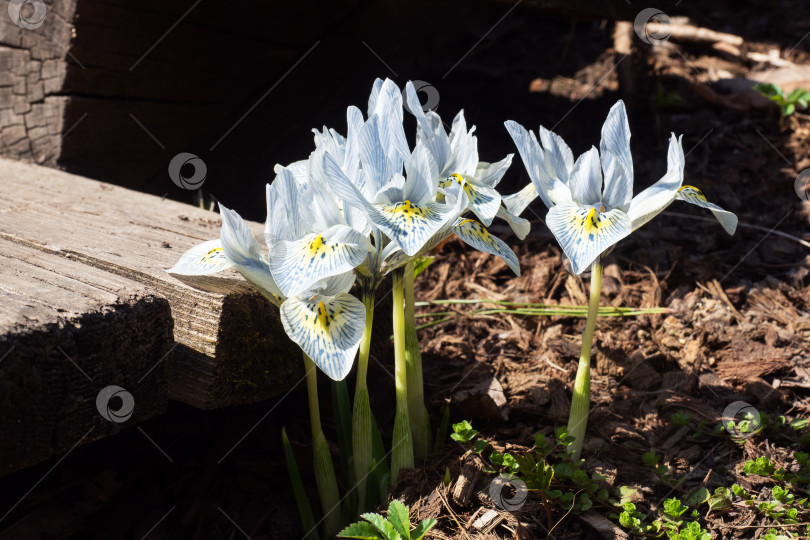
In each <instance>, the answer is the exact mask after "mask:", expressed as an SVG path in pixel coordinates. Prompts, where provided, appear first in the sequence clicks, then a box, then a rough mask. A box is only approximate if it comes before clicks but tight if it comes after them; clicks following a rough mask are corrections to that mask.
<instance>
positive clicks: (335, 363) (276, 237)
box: [169, 169, 367, 380]
mask: <svg viewBox="0 0 810 540" xmlns="http://www.w3.org/2000/svg"><path fill="white" fill-rule="evenodd" d="M306 194H307V192H306V191H305V190H300V188H299V186H297V184H296V182H295V180H294V178H293V175H292V173H291V172H290V171H289V170H287V169H282V170H281V172H280V174H279V176H278V177H277V178H276V180H275V181H274V182H273V184H271V185H268V187H267V207H268V218H267V224H266V227H265V235H266V237H267V238H268V246H269V247H270V249H271V253H270V256H269V257H265V256H264V254H263V253H262V252H261V249H260V247H259V243H258V241H257V240H256V238H255V237H254V236H253V233H252V232H251V231H250V229H249V228H248V226H247V224H246V223H245V221H244V220H243V219H242V218H241V217H240V216H239V214H238V213H236V212H235V211H233V210H230V209H228V208H225V207H224V206H222V205H220V213H221V215H222V230H221V234H220V239H219V240H210V241H208V242H204V243H203V244H200V245H198V246H195V247H193V248H191V249H190V250H189V251H187V252H186V253H185V254H183V256H182V257H181V258H180V260H179V261H178V263H177V264H176V265H175V266H174V267H173V268H171V269H170V270H169V272H170V273H173V274H179V275H209V274H214V273H217V272H220V271H222V270H225V269H226V268H231V267H232V268H234V269H236V270H237V271H238V272H239V273H240V274H242V276H243V277H244V278H245V279H246V280H247V281H249V282H250V283H251V284H252V285H253V286H254V287H256V289H257V290H259V292H261V293H262V294H263V295H264V296H265V297H266V298H267V299H268V300H270V301H271V302H273V303H274V304H276V305H277V306H279V307H280V313H281V321H282V324H283V326H284V330H285V331H286V333H287V335H288V336H289V337H290V339H292V340H293V341H294V342H295V343H296V344H297V345H298V346H299V347H301V350H302V351H303V352H304V353H306V355H307V356H309V357H310V358H311V359H312V361H313V362H314V363H315V365H316V366H318V368H319V369H320V370H321V371H323V372H324V373H326V375H327V376H329V377H330V378H331V379H333V380H342V379H344V378H345V377H346V375H348V373H349V371H350V370H351V367H352V365H353V363H354V357H355V356H356V354H357V349H358V347H359V346H360V337H361V335H362V333H363V328H364V326H365V318H366V310H365V307H364V306H363V304H362V303H361V302H360V301H359V300H357V299H356V298H355V297H353V296H352V295H350V294H348V291H349V289H350V288H351V286H352V284H353V283H354V273H353V271H352V270H353V266H350V267H349V268H348V270H343V271H342V272H338V271H335V270H334V268H338V269H339V268H341V265H344V264H345V262H343V261H342V259H341V258H342V257H344V256H345V251H347V250H349V248H348V247H346V245H347V243H346V242H341V241H339V240H341V239H345V237H346V236H347V235H348V236H351V240H352V241H353V242H354V243H353V244H351V249H354V250H361V255H362V256H361V257H360V260H361V261H362V258H363V257H365V251H366V249H367V248H366V246H365V238H364V237H362V235H360V236H359V238H357V236H358V235H359V233H357V232H356V231H354V230H353V229H350V228H348V227H346V226H345V225H340V224H337V225H334V226H332V227H329V228H327V229H325V232H324V233H323V234H315V233H307V232H306V230H307V229H306V225H305V220H304V216H303V214H302V209H303V208H304V207H303V206H302V205H301V202H302V201H301V200H299V199H297V198H296V197H299V196H300V197H304V200H305V201H306V202H307V203H309V204H310V206H307V207H306V208H307V209H309V210H310V211H312V209H313V208H318V206H317V204H313V203H312V199H311V198H307V197H306ZM319 219H320V218H319ZM316 221H318V220H316ZM320 224H321V225H323V223H320ZM347 229H348V231H347ZM341 235H343V236H341ZM296 237H299V240H297V241H295V240H291V239H292V238H296ZM302 252H303V253H304V255H305V257H304V258H303V259H302V258H301V253H302ZM280 253H283V254H287V257H282V256H281V255H280ZM329 259H332V262H331V263H330V264H331V266H328V265H327V263H326V262H324V261H325V260H326V261H328V260H329ZM289 260H293V261H298V266H293V265H289V264H286V265H285V264H283V263H285V262H287V261H289ZM274 261H275V262H276V263H277V264H275V270H273V267H274ZM278 263H281V264H278ZM323 267H328V268H330V270H329V271H324V270H322V268H323ZM313 276H319V277H316V278H315V279H314V281H313ZM282 283H283V284H284V285H285V286H284V287H282V286H281V284H282ZM302 284H304V285H302ZM285 288H286V289H287V292H286V293H285V291H284V289H285Z"/></svg>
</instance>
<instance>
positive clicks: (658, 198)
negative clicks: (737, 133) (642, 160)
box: [505, 101, 737, 459]
mask: <svg viewBox="0 0 810 540" xmlns="http://www.w3.org/2000/svg"><path fill="white" fill-rule="evenodd" d="M505 125H506V129H507V130H508V131H509V134H510V135H511V136H512V139H513V140H514V142H515V144H516V145H517V148H518V152H519V153H520V156H521V158H522V159H523V163H524V165H525V166H526V170H527V171H528V173H529V178H530V179H531V181H532V186H533V189H530V188H528V187H527V188H524V189H523V190H521V191H520V192H519V193H517V194H516V195H515V196H512V197H510V198H508V200H507V202H506V204H507V207H510V209H511V210H512V211H513V212H515V211H518V210H522V209H523V208H525V207H526V205H528V203H529V202H531V200H533V199H534V198H536V197H537V196H539V197H540V198H541V199H542V201H543V202H544V203H545V205H546V206H547V207H548V208H549V211H548V214H547V216H546V224H547V225H548V227H549V229H551V232H552V233H553V234H554V237H555V238H556V239H557V241H558V242H559V243H560V246H561V247H562V250H563V252H564V253H565V256H566V257H567V258H568V260H569V261H570V264H571V269H572V271H573V273H574V274H577V275H579V274H581V273H582V272H583V271H584V270H586V269H587V268H590V269H591V291H590V301H589V304H588V318H587V322H586V325H585V331H584V333H583V336H582V349H581V351H580V357H579V367H578V369H577V376H576V380H575V382H574V391H573V398H572V401H571V412H570V416H569V420H568V433H569V434H570V435H571V436H573V437H574V443H573V444H572V445H571V446H570V447H569V448H570V452H571V453H572V456H573V458H574V459H579V456H580V453H581V451H582V443H583V441H584V437H585V428H586V425H587V419H588V409H589V407H590V353H591V344H592V341H593V333H594V328H595V326H596V317H597V310H598V308H599V299H600V291H601V284H602V258H603V257H604V256H605V255H606V254H607V253H608V252H609V251H610V249H611V248H612V247H613V246H614V245H615V244H616V243H617V242H619V241H620V240H622V239H623V238H625V237H626V236H628V235H629V234H630V233H632V232H633V231H634V230H636V229H638V228H639V227H641V226H642V225H644V224H645V223H647V222H648V221H650V220H651V219H652V218H653V217H655V216H656V215H658V214H659V213H661V212H662V211H663V210H664V209H665V208H666V207H667V206H669V205H670V204H671V203H672V202H673V201H675V200H682V201H686V202H688V203H691V204H695V205H697V206H700V207H702V208H706V209H708V210H710V211H711V212H712V214H714V216H715V217H716V218H717V220H718V221H719V222H720V224H721V225H722V226H723V228H724V229H725V230H726V232H728V233H729V234H734V231H735V229H736V227H737V216H735V215H734V214H732V213H731V212H727V211H726V210H723V209H722V208H720V207H719V206H717V205H715V204H712V203H710V202H708V201H707V200H706V197H705V196H704V195H703V194H702V193H701V192H700V190H698V189H697V188H695V187H692V186H684V185H683V169H684V155H683V147H682V146H681V139H680V138H676V137H675V135H674V134H672V136H671V138H670V141H669V151H668V155H667V173H666V174H665V175H664V176H663V177H662V178H661V179H660V180H659V181H658V182H656V183H655V184H653V185H652V186H650V187H649V188H647V189H645V190H644V191H642V192H641V193H639V194H638V195H636V196H635V197H633V160H632V157H631V154H630V126H629V124H628V122H627V115H626V113H625V109H624V103H623V102H622V101H619V102H618V103H616V104H615V105H614V106H613V108H611V110H610V113H609V114H608V117H607V120H605V123H604V125H603V126H602V140H601V143H600V145H599V148H600V150H596V148H593V147H592V148H591V149H590V150H588V151H587V152H585V153H584V154H582V155H581V156H580V157H579V158H578V159H577V160H576V162H575V161H574V158H573V154H572V152H571V150H570V149H569V148H568V145H566V144H565V141H563V140H562V138H561V137H559V136H558V135H556V134H555V133H552V132H551V131H549V130H547V129H545V128H543V127H540V130H539V133H540V141H541V142H542V146H541V145H540V143H538V141H537V138H536V137H535V135H534V133H530V132H528V131H526V129H524V128H523V127H522V126H521V125H519V124H517V123H516V122H513V121H511V120H510V121H507V122H506V123H505ZM518 213H519V212H518Z"/></svg>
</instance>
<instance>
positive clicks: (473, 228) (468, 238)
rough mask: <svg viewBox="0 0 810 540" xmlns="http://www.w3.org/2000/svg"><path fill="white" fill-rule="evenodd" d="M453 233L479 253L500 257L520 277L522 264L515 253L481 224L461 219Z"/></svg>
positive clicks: (472, 220)
mask: <svg viewBox="0 0 810 540" xmlns="http://www.w3.org/2000/svg"><path fill="white" fill-rule="evenodd" d="M453 232H454V233H455V234H456V236H458V237H459V238H461V239H462V240H463V241H464V242H465V243H466V244H469V245H470V246H472V247H473V248H475V249H477V250H478V251H483V252H484V253H489V254H491V255H495V256H497V257H500V258H501V259H503V262H505V263H506V265H507V266H508V267H509V268H511V269H512V271H513V272H514V273H515V275H518V276H519V275H520V263H519V262H518V258H517V255H515V252H514V251H512V249H511V248H510V247H509V246H507V245H506V243H505V242H504V241H503V240H501V239H500V238H498V237H497V236H494V235H492V234H491V233H490V232H489V231H488V230H486V229H485V228H484V226H483V225H482V224H481V223H479V222H477V221H475V220H474V219H459V220H458V221H456V224H455V226H454V227H453Z"/></svg>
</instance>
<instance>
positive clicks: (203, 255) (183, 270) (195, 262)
mask: <svg viewBox="0 0 810 540" xmlns="http://www.w3.org/2000/svg"><path fill="white" fill-rule="evenodd" d="M232 266H233V265H232V264H231V263H230V262H229V261H228V259H227V257H225V253H224V252H223V251H222V242H220V240H219V238H217V239H216V240H209V241H207V242H203V243H202V244H198V245H196V246H194V247H193V248H191V249H189V250H188V251H186V252H185V253H183V255H182V256H181V257H180V260H179V261H177V263H176V264H175V265H174V266H172V267H171V268H169V269H168V270H167V272H169V273H170V274H178V275H181V276H207V275H210V274H216V273H217V272H222V271H223V270H227V269H228V268H231V267H232Z"/></svg>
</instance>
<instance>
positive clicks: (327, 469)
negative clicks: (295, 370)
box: [304, 354, 340, 537]
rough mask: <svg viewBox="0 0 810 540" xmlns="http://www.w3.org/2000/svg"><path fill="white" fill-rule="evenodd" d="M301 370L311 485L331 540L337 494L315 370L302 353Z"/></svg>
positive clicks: (334, 530) (337, 520)
mask: <svg viewBox="0 0 810 540" xmlns="http://www.w3.org/2000/svg"><path fill="white" fill-rule="evenodd" d="M304 370H306V373H307V394H308V396H309V422H310V426H311V427H312V453H313V466H314V469H315V483H316V484H317V486H318V497H319V498H320V499H321V510H322V511H323V514H324V517H323V523H324V533H325V534H326V536H327V537H331V536H333V535H335V534H337V533H338V531H339V530H340V494H339V493H338V485H337V478H336V477H335V466H334V464H333V463H332V454H331V453H330V452H329V444H328V443H327V442H326V437H325V436H324V434H323V429H321V413H320V409H319V408H318V368H317V367H316V366H315V362H313V361H312V359H311V358H310V357H309V356H307V355H306V354H304Z"/></svg>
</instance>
